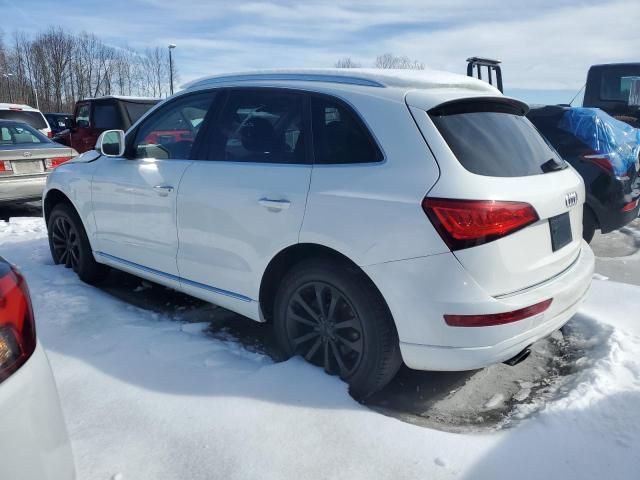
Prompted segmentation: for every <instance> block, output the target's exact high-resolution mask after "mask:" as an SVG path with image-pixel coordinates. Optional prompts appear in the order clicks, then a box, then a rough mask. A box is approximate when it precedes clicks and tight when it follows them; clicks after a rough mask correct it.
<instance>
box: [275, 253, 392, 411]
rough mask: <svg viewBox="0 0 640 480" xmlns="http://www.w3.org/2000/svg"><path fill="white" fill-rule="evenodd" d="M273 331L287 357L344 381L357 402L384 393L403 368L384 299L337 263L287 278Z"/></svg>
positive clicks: (317, 264)
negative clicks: (320, 368) (318, 368)
mask: <svg viewBox="0 0 640 480" xmlns="http://www.w3.org/2000/svg"><path fill="white" fill-rule="evenodd" d="M305 305H306V306H305ZM320 305H322V306H321V307H320ZM274 328H275V333H276V338H277V340H278V343H279V344H280V347H281V348H282V350H283V351H284V353H285V354H286V356H287V357H291V356H294V355H301V356H303V357H304V358H305V359H306V360H307V361H309V362H311V363H313V364H315V365H318V366H321V367H323V368H324V369H325V371H326V372H327V373H329V374H338V375H340V378H342V380H344V381H345V382H347V383H348V384H349V387H350V388H349V391H350V393H351V395H352V396H353V397H354V398H356V399H360V400H363V399H365V398H367V397H368V396H370V395H371V394H372V393H374V392H377V391H378V390H380V389H381V388H382V387H384V386H385V385H386V384H387V383H389V381H390V380H391V379H392V378H393V377H394V375H395V374H396V372H397V371H398V369H399V368H400V365H401V364H402V358H401V355H400V346H399V343H398V334H397V332H396V328H395V324H394V323H393V319H392V317H391V313H390V312H389V309H388V308H387V306H386V304H385V302H384V301H383V299H382V298H381V296H380V294H379V293H378V291H377V290H376V289H375V287H374V286H373V284H372V283H371V281H370V280H369V279H368V278H366V277H365V276H364V274H363V273H362V272H360V271H358V270H357V269H356V268H354V267H352V266H351V265H347V264H345V263H342V262H336V261H334V260H333V259H326V258H317V259H311V260H307V261H304V262H301V263H299V264H297V265H295V266H294V267H293V268H292V269H291V270H290V271H289V272H288V273H287V274H286V275H285V277H284V279H283V281H282V282H281V284H280V287H279V289H278V292H277V294H276V299H275V308H274Z"/></svg>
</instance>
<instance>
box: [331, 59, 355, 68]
mask: <svg viewBox="0 0 640 480" xmlns="http://www.w3.org/2000/svg"><path fill="white" fill-rule="evenodd" d="M335 67H336V68H360V67H362V64H360V63H358V62H356V61H355V60H353V59H352V58H351V57H344V58H341V59H340V60H338V61H337V62H336V63H335Z"/></svg>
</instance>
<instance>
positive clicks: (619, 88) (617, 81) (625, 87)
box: [600, 67, 640, 102]
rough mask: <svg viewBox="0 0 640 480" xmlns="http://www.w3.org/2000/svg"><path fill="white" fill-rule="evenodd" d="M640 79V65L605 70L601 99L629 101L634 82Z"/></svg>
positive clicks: (601, 85)
mask: <svg viewBox="0 0 640 480" xmlns="http://www.w3.org/2000/svg"><path fill="white" fill-rule="evenodd" d="M639 81H640V67H635V68H634V67H628V68H624V69H618V68H616V69H610V70H604V71H603V72H602V82H601V83H600V100H608V101H619V102H628V101H629V94H630V92H631V89H632V84H633V83H634V82H639Z"/></svg>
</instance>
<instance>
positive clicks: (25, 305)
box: [0, 268, 36, 382]
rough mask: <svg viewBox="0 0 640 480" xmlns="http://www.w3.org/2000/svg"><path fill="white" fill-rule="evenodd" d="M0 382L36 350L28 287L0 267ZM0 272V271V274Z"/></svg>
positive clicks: (22, 279) (14, 274) (8, 269)
mask: <svg viewBox="0 0 640 480" xmlns="http://www.w3.org/2000/svg"><path fill="white" fill-rule="evenodd" d="M0 272H3V273H4V274H3V276H2V277H0V382H2V381H4V380H5V379H6V378H7V377H9V376H10V375H11V374H12V373H13V372H15V371H16V370H17V369H18V368H20V367H21V366H22V365H23V364H24V363H25V362H26V361H27V360H28V359H29V357H30V356H31V354H32V353H33V352H34V350H35V349H36V330H35V323H34V320H33V309H32V308H31V299H30V297H29V289H28V288H27V283H26V282H25V280H24V277H22V275H21V274H20V273H19V272H18V271H17V270H15V269H14V268H6V269H0ZM0 274H2V273H0Z"/></svg>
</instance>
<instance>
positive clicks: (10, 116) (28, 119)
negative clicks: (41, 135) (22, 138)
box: [0, 110, 48, 130]
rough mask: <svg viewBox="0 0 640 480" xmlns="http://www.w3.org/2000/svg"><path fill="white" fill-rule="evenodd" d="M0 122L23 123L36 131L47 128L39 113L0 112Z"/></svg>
mask: <svg viewBox="0 0 640 480" xmlns="http://www.w3.org/2000/svg"><path fill="white" fill-rule="evenodd" d="M0 120H13V121H15V122H24V123H26V124H28V125H31V126H32V127H33V128H37V129H38V130H40V129H43V128H47V127H48V125H47V122H45V120H44V117H43V116H42V114H41V113H40V112H25V111H21V110H0Z"/></svg>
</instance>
